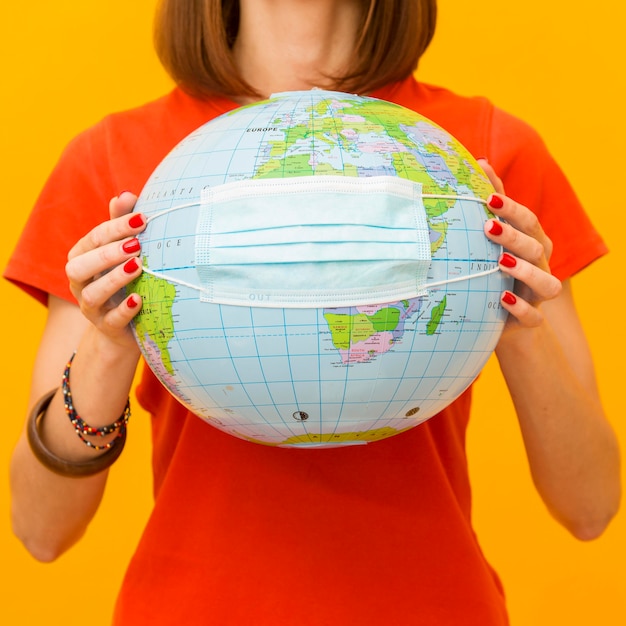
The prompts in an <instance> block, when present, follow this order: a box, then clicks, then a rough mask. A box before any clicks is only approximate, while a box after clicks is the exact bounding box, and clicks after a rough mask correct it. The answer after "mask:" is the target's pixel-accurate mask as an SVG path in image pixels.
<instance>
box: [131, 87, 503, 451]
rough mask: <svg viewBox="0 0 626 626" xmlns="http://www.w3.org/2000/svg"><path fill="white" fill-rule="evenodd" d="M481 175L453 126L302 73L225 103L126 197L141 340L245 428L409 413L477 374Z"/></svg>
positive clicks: (237, 430)
mask: <svg viewBox="0 0 626 626" xmlns="http://www.w3.org/2000/svg"><path fill="white" fill-rule="evenodd" d="M491 191H492V187H491V185H490V183H489V181H488V179H487V178H486V177H485V175H484V173H483V171H482V170H481V168H480V166H479V165H478V164H477V163H476V161H475V160H474V159H473V158H472V156H471V155H470V154H469V153H468V151H467V150H466V149H465V148H464V147H463V146H462V145H460V143H459V142H458V141H457V140H456V139H454V138H453V137H451V136H450V135H449V134H448V133H447V132H446V131H444V130H443V129H441V128H440V127H439V126H437V125H436V124H434V123H432V122H431V121H429V120H428V119H426V118H424V117H423V116H421V115H419V114H417V113H415V112H413V111H410V110H408V109H405V108H403V107H401V106H398V105H396V104H391V103H389V102H385V101H382V100H378V99H374V98H368V97H360V96H355V95H350V94H345V93H338V92H329V91H324V90H317V89H314V90H311V91H298V92H286V93H279V94H276V95H274V96H272V97H271V98H269V99H268V100H264V101H262V102H258V103H255V104H251V105H249V106H244V107H241V108H238V109H235V110H233V111H231V112H229V113H226V114H224V115H221V116H220V117H218V118H216V119H214V120H212V121H210V122H208V123H206V124H205V125H204V126H202V127H200V128H199V129H197V130H196V131H194V132H192V133H191V134H190V135H189V136H187V137H186V138H185V139H183V141H181V142H180V143H179V144H178V145H177V146H176V147H175V148H174V149H173V150H172V151H171V152H170V154H169V155H168V156H167V157H166V158H165V159H164V160H163V161H162V162H161V163H160V165H159V166H158V167H157V168H156V170H155V171H154V173H153V174H152V175H151V177H150V178H149V180H148V181H147V183H146V185H145V187H144V189H143V191H142V192H141V195H140V197H139V200H138V202H137V205H136V208H135V211H138V212H142V213H144V214H145V215H146V216H147V218H148V225H147V227H146V230H145V231H144V233H142V235H141V236H140V241H141V248H142V263H143V270H144V271H143V273H142V275H141V276H140V277H139V278H138V279H137V280H136V281H134V282H133V283H132V284H131V285H130V286H129V287H128V291H129V292H133V291H134V292H137V293H138V294H139V295H140V296H141V297H142V299H143V305H142V308H141V311H140V313H139V314H138V315H137V316H136V318H135V320H134V322H133V331H134V333H135V336H136V338H137V342H138V344H139V346H140V348H141V351H142V353H143V356H144V358H145V360H146V362H147V363H148V365H149V366H150V368H151V369H152V371H153V372H154V374H155V375H156V376H157V378H158V379H159V380H160V381H161V382H162V383H163V385H165V387H166V388H167V389H168V390H169V391H170V392H171V393H172V394H173V395H174V396H175V397H176V398H177V399H178V400H179V401H180V402H181V403H182V404H183V405H185V406H186V407H188V408H189V409H190V410H191V411H192V412H193V413H195V414H196V415H198V416H199V417H200V418H202V419H204V420H206V421H207V422H208V423H209V424H212V425H213V426H215V427H217V428H219V429H221V430H223V431H225V432H227V433H230V434H231V435H234V436H236V437H239V438H242V439H245V440H248V441H252V442H256V443H262V444H266V445H273V446H286V447H330V446H340V445H353V444H362V443H367V442H373V441H378V440H380V439H384V438H386V437H389V436H391V435H395V434H397V433H400V432H402V431H405V430H407V429H409V428H412V427H414V426H416V425H417V424H419V423H421V422H423V421H424V420H426V419H428V418H430V417H432V416H433V415H435V414H436V413H438V412H439V411H441V410H442V409H443V408H445V407H446V406H447V405H448V404H450V403H451V402H452V401H454V400H455V399H456V398H457V397H458V396H459V395H460V394H461V393H462V392H463V391H464V390H465V389H466V388H467V387H468V386H469V385H470V384H471V383H472V382H473V380H474V379H475V378H476V376H477V375H478V373H479V372H480V370H481V369H482V367H483V365H484V364H485V362H486V360H487V359H488V358H489V356H490V355H491V353H492V352H493V350H494V348H495V345H496V343H497V341H498V339H499V337H500V334H501V331H502V328H503V325H504V322H505V320H506V312H505V311H504V310H503V309H502V307H501V306H500V294H501V292H502V291H503V290H504V289H510V288H511V287H512V284H511V279H510V278H508V277H507V276H506V275H504V274H503V273H502V272H500V270H499V269H498V258H499V255H500V254H501V248H500V247H498V246H496V245H495V244H493V243H492V242H490V241H489V240H488V239H487V238H486V237H485V235H484V232H483V225H484V222H485V220H486V219H488V218H489V217H492V215H491V214H490V213H489V211H488V208H487V206H486V203H485V200H486V199H487V197H488V196H489V194H490V193H491Z"/></svg>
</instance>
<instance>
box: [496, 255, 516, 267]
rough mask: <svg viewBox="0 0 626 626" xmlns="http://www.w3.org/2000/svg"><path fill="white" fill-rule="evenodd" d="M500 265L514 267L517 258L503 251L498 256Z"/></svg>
mask: <svg viewBox="0 0 626 626" xmlns="http://www.w3.org/2000/svg"><path fill="white" fill-rule="evenodd" d="M500 265H504V267H515V266H516V265H517V259H516V258H515V257H512V256H511V255H510V254H508V253H507V252H505V253H504V254H503V255H502V256H501V257H500Z"/></svg>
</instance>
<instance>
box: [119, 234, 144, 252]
mask: <svg viewBox="0 0 626 626" xmlns="http://www.w3.org/2000/svg"><path fill="white" fill-rule="evenodd" d="M139 248H141V245H140V244H139V239H137V237H133V238H132V239H129V240H128V241H126V242H124V243H123V244H122V250H124V252H126V253H127V254H132V253H133V252H137V251H138V250H139Z"/></svg>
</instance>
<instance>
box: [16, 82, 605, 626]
mask: <svg viewBox="0 0 626 626" xmlns="http://www.w3.org/2000/svg"><path fill="white" fill-rule="evenodd" d="M374 95H375V96H378V97H381V98H384V99H387V100H391V101H394V102H398V103H400V104H403V105H405V106H408V107H410V108H413V109H415V110H417V111H419V112H421V113H423V114H424V115H426V116H427V117H429V118H431V119H433V120H434V121H436V122H437V123H439V124H440V125H441V126H443V127H444V128H446V129H448V130H449V131H450V132H452V134H454V135H455V136H456V137H457V138H458V139H459V140H460V141H461V142H462V143H464V144H465V145H466V146H467V147H468V148H469V149H470V151H472V152H473V154H475V156H477V157H478V156H486V157H488V158H489V160H490V162H491V163H492V164H493V165H494V167H495V169H496V171H497V172H499V174H500V175H501V176H502V177H503V179H504V182H505V185H506V187H507V191H508V193H509V195H511V196H512V197H514V198H516V199H517V200H518V201H520V202H522V203H524V204H526V205H528V206H529V207H531V208H533V210H535V211H536V212H537V214H538V215H539V217H540V219H541V222H542V224H543V226H544V228H545V229H546V231H547V232H548V235H549V236H550V237H551V238H552V240H553V242H554V244H555V250H554V255H553V259H552V264H553V270H554V272H555V273H556V274H557V275H558V276H559V277H560V278H566V277H568V276H570V275H572V274H573V273H575V272H576V271H578V270H579V269H581V268H582V267H584V266H585V265H587V264H588V263H590V262H591V261H593V260H594V259H595V258H597V257H598V256H600V255H601V254H603V253H604V252H605V247H604V244H603V243H602V240H601V239H600V237H599V236H598V234H597V233H596V231H595V230H594V229H593V227H592V226H591V224H590V223H589V221H588V219H587V217H586V216H585V214H584V213H583V211H582V209H581V207H580V205H579V203H578V201H577V199H576V197H575V195H574V193H573V192H572V190H571V188H570V186H569V184H568V183H567V181H566V180H565V178H564V177H563V175H562V173H561V172H560V170H559V168H558V166H557V165H556V164H555V163H554V161H553V160H552V159H551V157H550V156H549V154H548V152H547V150H546V148H545V147H544V145H543V143H542V142H541V140H540V139H539V137H538V136H537V135H536V133H535V132H534V131H533V130H532V129H530V128H529V127H528V126H526V125H525V124H524V123H522V122H520V121H519V120H517V119H515V118H513V117H511V116H509V115H507V114H505V113H503V112H502V111H499V110H498V109H496V108H494V107H493V106H492V105H491V104H490V103H489V102H488V101H486V100H484V99H481V98H461V97H459V96H456V95H454V94H452V93H450V92H448V91H446V90H443V89H439V88H436V87H431V86H427V85H423V84H419V83H417V82H415V81H414V80H413V79H412V78H409V79H407V80H405V81H403V82H401V83H398V84H396V85H392V86H390V87H388V88H386V89H384V90H381V91H379V92H377V93H376V94H374ZM234 106H235V105H234V103H232V102H229V101H227V100H223V99H215V100H213V101H211V102H201V101H198V100H195V99H193V98H191V97H189V96H187V95H185V94H183V93H182V92H181V91H179V90H174V91H173V92H172V93H171V94H169V95H168V96H166V97H165V98H162V99H160V100H158V101H156V102H153V103H151V104H148V105H146V106H144V107H142V108H139V109H136V110H133V111H130V112H126V113H122V114H117V115H114V116H111V117H109V118H107V119H105V120H103V122H101V123H100V124H98V125H97V126H95V127H94V128H92V129H90V130H89V131H87V132H86V133H84V134H82V135H81V136H80V137H78V138H77V139H76V140H75V141H74V142H73V143H72V144H71V145H70V146H69V147H68V149H67V150H66V152H65V154H64V155H63V157H62V158H61V161H60V163H59V165H58V167H57V168H56V169H55V171H54V172H53V174H52V176H51V178H50V180H49V182H48V184H47V185H46V187H45V188H44V190H43V192H42V194H41V197H40V199H39V201H38V203H37V205H36V207H35V209H34V211H33V215H32V217H31V219H30V221H29V223H28V225H27V227H26V230H25V232H24V236H23V238H22V240H21V241H20V243H19V244H18V247H17V249H16V251H15V253H14V256H13V257H12V259H11V261H10V263H9V266H8V267H7V270H6V274H5V275H6V276H7V278H9V279H10V280H13V281H14V282H16V283H17V284H19V285H20V286H22V288H24V289H26V290H28V291H29V292H31V293H32V294H33V295H34V296H35V297H38V298H39V299H40V300H42V301H44V300H45V297H46V296H45V294H46V293H53V294H55V295H57V296H60V297H62V298H67V299H70V298H71V296H70V294H69V292H68V290H67V287H66V281H65V277H64V274H63V265H64V259H65V255H66V253H67V249H69V247H70V246H71V245H72V244H73V243H74V242H75V241H76V240H77V239H78V238H79V237H80V236H82V235H83V234H84V233H85V232H86V231H87V230H88V229H89V228H91V227H92V226H93V225H95V224H97V223H98V222H100V221H102V220H104V219H106V218H107V213H106V212H107V209H106V207H107V204H108V199H109V198H110V197H111V196H113V195H116V194H118V193H119V192H121V191H122V190H125V189H129V190H132V191H139V190H140V188H141V186H142V185H143V183H144V181H145V180H146V179H147V177H148V176H149V174H150V173H151V171H152V169H153V168H154V167H155V166H156V164H157V163H158V162H159V161H160V160H161V159H162V158H163V156H165V154H166V153H167V152H168V151H169V149H170V148H171V147H172V146H173V145H174V144H175V143H177V141H178V140H180V139H182V138H183V137H184V136H185V135H186V134H188V133H189V132H190V131H191V130H193V129H194V128H196V127H197V126H199V125H200V124H202V123H203V122H205V121H207V120H209V119H211V118H213V117H214V116H216V115H217V114H219V113H221V112H224V111H226V110H229V109H231V108H233V107H234ZM50 240H52V241H54V244H55V246H49V245H47V242H48V241H50ZM137 393H138V398H139V400H140V402H141V404H142V405H143V406H144V407H145V408H146V409H147V410H148V411H150V412H151V413H152V414H153V442H154V461H153V468H154V491H155V508H154V512H153V514H152V516H151V519H150V521H149V523H148V525H147V528H146V530H145V533H144V535H143V538H142V540H141V542H140V545H139V546H138V549H137V552H136V554H135V556H134V558H133V560H132V562H131V564H130V566H129V569H128V572H127V576H126V578H125V581H124V585H123V588H122V591H121V594H120V597H119V600H118V605H117V609H116V615H115V623H116V624H118V625H127V624H128V625H132V626H140V625H142V624H150V625H151V626H158V625H159V624H164V625H165V624H168V625H169V624H173V623H181V624H186V625H188V626H191V625H193V624H219V625H220V626H225V625H228V624H236V625H241V624H255V625H261V626H262V625H272V626H276V625H282V624H298V626H306V625H308V624H315V625H322V624H323V625H332V624H342V625H344V624H359V625H367V624H372V625H374V624H375V625H377V626H378V625H380V624H394V625H398V626H403V625H407V626H408V625H413V624H415V625H417V624H419V625H420V626H430V625H432V626H435V625H436V626H447V625H449V626H452V625H454V626H458V624H463V625H464V626H474V625H475V626H502V625H505V624H507V623H508V620H507V617H506V610H505V602H504V594H503V591H502V587H501V585H500V582H499V580H498V578H497V576H496V575H495V573H494V572H493V571H492V570H491V568H490V566H489V565H488V563H487V562H486V560H485V559H484V557H483V555H482V553H481V550H480V547H479V544H478V542H477V540H476V538H475V536H474V532H473V530H472V527H471V519H470V517H471V516H470V512H471V492H470V486H469V482H468V475H467V466H466V457H465V431H466V426H467V422H468V419H469V411H470V401H471V389H470V390H468V391H467V392H466V393H465V394H463V395H462V396H461V398H459V399H458V400H457V401H456V402H454V403H453V404H452V405H451V406H450V407H448V408H447V409H446V410H445V411H443V412H442V413H441V414H439V415H438V416H436V417H434V418H432V419H431V420H429V421H428V422H426V423H425V424H422V425H421V426H419V427H417V428H415V429H413V430H411V431H408V432H406V433H403V434H401V435H397V436H396V437H392V438H391V439H388V440H384V441H381V442H377V443H374V444H370V445H368V446H363V447H361V446H356V447H352V448H347V449H330V450H284V449H275V448H268V447H264V446H260V445H256V444H252V443H248V442H244V441H240V440H238V439H235V438H233V437H230V436H228V435H225V434H224V433H221V432H219V431H217V430H215V429H213V428H212V427H210V426H208V425H206V424H205V423H204V422H202V421H201V420H199V419H198V418H196V417H194V416H193V415H191V414H190V413H188V412H187V411H186V410H185V409H184V408H183V407H182V406H181V405H180V404H178V403H177V402H176V400H174V399H173V398H172V397H171V396H170V395H169V393H168V392H167V391H166V390H165V389H164V387H162V386H161V385H160V383H158V381H157V380H156V379H155V378H154V376H153V375H152V374H151V373H150V371H149V370H147V369H146V370H145V372H144V376H143V379H142V383H141V385H140V387H139V389H138V392H137ZM494 445H497V442H494Z"/></svg>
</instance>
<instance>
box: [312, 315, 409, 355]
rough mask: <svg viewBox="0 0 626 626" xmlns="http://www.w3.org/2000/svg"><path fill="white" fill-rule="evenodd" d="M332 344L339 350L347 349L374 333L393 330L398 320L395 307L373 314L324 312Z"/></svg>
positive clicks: (398, 316)
mask: <svg viewBox="0 0 626 626" xmlns="http://www.w3.org/2000/svg"><path fill="white" fill-rule="evenodd" d="M324 318H325V319H326V322H327V323H328V328H329V329H330V333H331V336H332V338H333V345H334V346H335V348H337V349H339V350H349V349H350V346H352V345H353V344H355V343H359V342H360V341H366V340H367V339H370V338H371V337H372V336H373V335H375V334H376V333H382V332H385V331H391V332H393V331H394V330H396V328H397V327H398V322H399V321H400V311H399V310H398V309H397V308H385V309H380V310H379V311H377V312H376V313H374V314H373V315H366V314H365V313H357V314H355V315H350V314H347V313H324Z"/></svg>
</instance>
